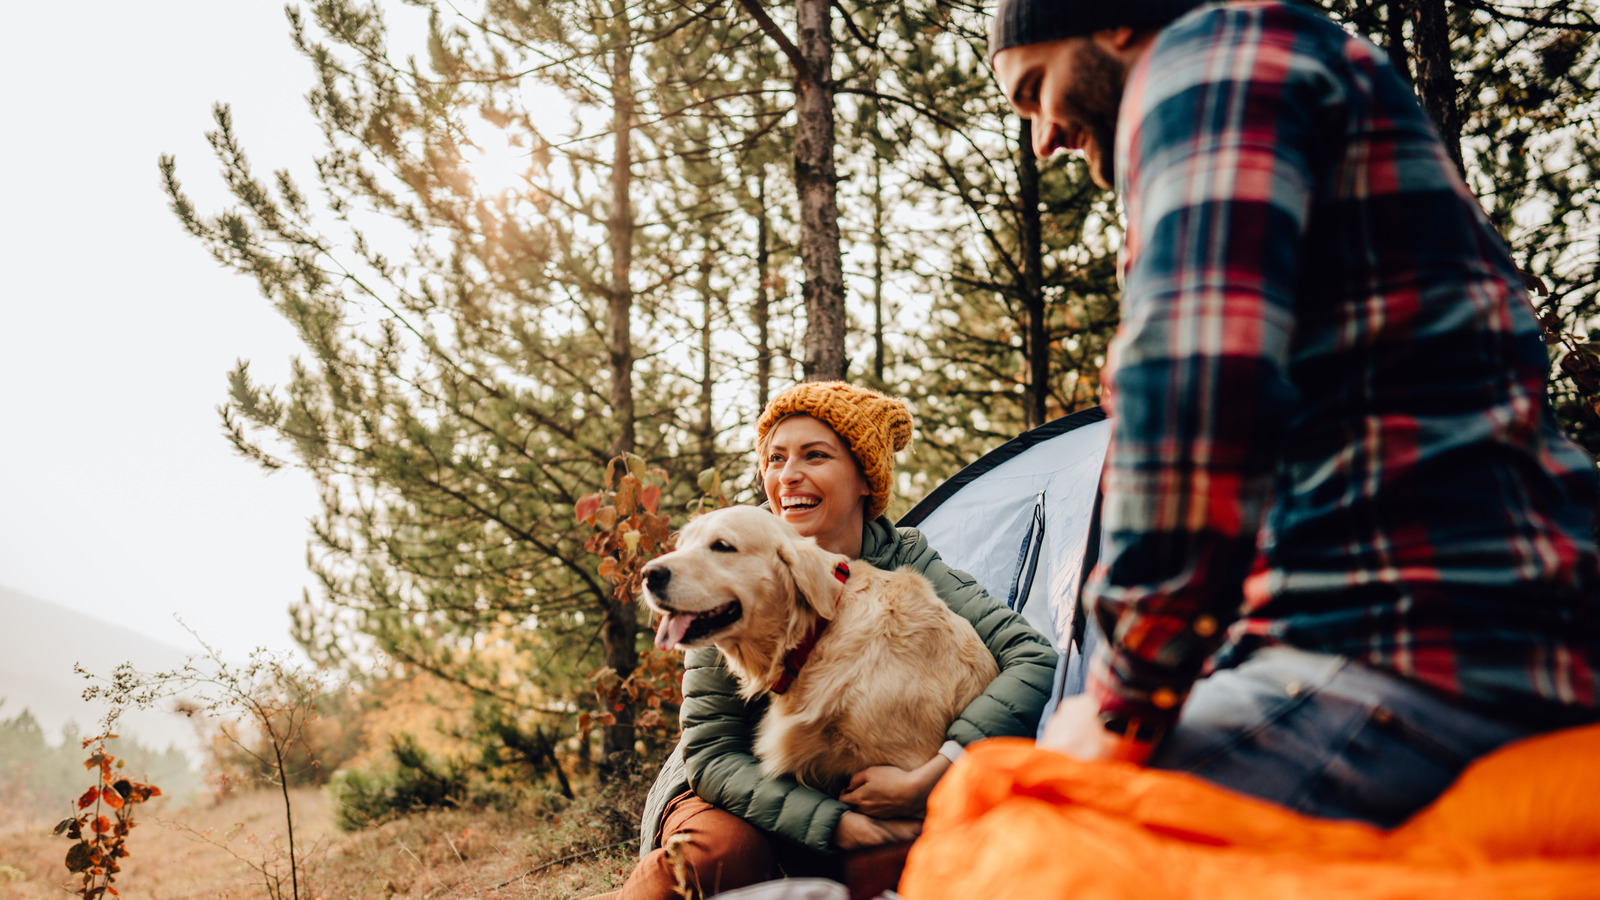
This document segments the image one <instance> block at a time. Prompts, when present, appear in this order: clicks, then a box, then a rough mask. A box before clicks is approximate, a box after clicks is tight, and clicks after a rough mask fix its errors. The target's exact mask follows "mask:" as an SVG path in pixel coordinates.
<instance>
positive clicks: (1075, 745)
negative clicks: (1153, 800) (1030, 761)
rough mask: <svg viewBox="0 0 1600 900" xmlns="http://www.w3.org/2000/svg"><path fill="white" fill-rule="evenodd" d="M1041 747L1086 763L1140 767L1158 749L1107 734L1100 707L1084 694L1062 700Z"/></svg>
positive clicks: (1040, 740)
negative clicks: (1108, 761) (1106, 761)
mask: <svg viewBox="0 0 1600 900" xmlns="http://www.w3.org/2000/svg"><path fill="white" fill-rule="evenodd" d="M1039 746H1040V747H1044V748H1045V749H1047V750H1054V751H1056V752H1057V753H1064V754H1066V755H1067V756H1070V757H1072V758H1073V759H1081V760H1083V761H1085V762H1095V761H1098V760H1102V759H1115V760H1121V761H1123V762H1131V763H1139V764H1140V765H1143V764H1144V761H1145V760H1147V759H1149V758H1150V754H1151V753H1152V752H1153V751H1154V750H1155V748H1156V745H1155V744H1145V743H1140V742H1139V741H1135V740H1133V739H1132V738H1126V737H1118V736H1117V735H1114V734H1112V733H1111V732H1109V731H1106V729H1105V726H1104V725H1102V724H1101V722H1100V705H1099V704H1098V703H1095V702H1094V700H1092V699H1090V698H1089V697H1087V696H1085V695H1083V694H1079V695H1077V696H1075V697H1068V698H1066V699H1065V700H1062V701H1061V705H1060V706H1057V707H1056V714H1055V715H1054V716H1051V717H1050V724H1048V725H1046V726H1045V729H1044V737H1041V738H1040V739H1039Z"/></svg>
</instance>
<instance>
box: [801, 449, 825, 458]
mask: <svg viewBox="0 0 1600 900" xmlns="http://www.w3.org/2000/svg"><path fill="white" fill-rule="evenodd" d="M827 458H828V454H826V453H824V452H822V451H821V450H813V451H811V452H810V453H807V454H806V459H827Z"/></svg>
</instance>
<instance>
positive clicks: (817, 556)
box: [778, 538, 850, 619]
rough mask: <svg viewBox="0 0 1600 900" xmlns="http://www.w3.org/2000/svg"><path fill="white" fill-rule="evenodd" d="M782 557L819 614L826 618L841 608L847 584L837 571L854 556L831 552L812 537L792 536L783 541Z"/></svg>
mask: <svg viewBox="0 0 1600 900" xmlns="http://www.w3.org/2000/svg"><path fill="white" fill-rule="evenodd" d="M778 558H779V559H781V560H783V562H784V564H785V565H787V566H788V567H789V573H790V574H791V575H793V576H794V583H795V587H797V588H798V589H799V591H800V596H802V597H804V598H805V601H806V602H807V603H809V604H811V608H812V609H814V610H816V611H817V615H819V616H821V617H823V618H824V619H831V618H833V615H834V613H835V612H836V611H837V609H838V605H839V594H840V592H841V591H843V590H844V584H843V583H842V582H840V580H839V577H838V576H837V575H835V574H834V571H835V569H836V568H837V567H838V566H839V565H840V564H843V563H849V562H850V557H848V556H845V555H844V554H842V553H829V552H828V551H826V550H824V549H822V548H821V547H818V546H817V542H816V541H814V540H812V539H811V538H792V539H785V540H783V541H780V542H779V544H778Z"/></svg>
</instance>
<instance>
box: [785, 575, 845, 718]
mask: <svg viewBox="0 0 1600 900" xmlns="http://www.w3.org/2000/svg"><path fill="white" fill-rule="evenodd" d="M833 577H835V578H837V579H839V583H840V584H844V583H845V582H846V581H848V580H849V579H850V566H849V565H848V564H846V563H839V564H838V565H837V566H834V567H833ZM839 599H840V600H843V599H844V591H843V590H841V591H839ZM834 605H835V606H837V605H838V604H837V603H835V604H834ZM827 630H828V620H827V619H818V620H817V622H816V623H815V624H814V625H812V626H811V628H810V630H808V631H807V632H806V636H805V637H803V638H801V639H800V643H799V645H798V646H796V647H795V648H794V649H793V650H790V651H789V654H788V655H787V656H785V657H784V658H783V672H782V673H781V674H780V675H778V680H777V681H775V682H773V684H772V687H771V691H772V692H773V693H774V694H781V693H783V692H784V691H787V690H788V689H789V686H790V685H792V684H794V680H795V679H796V678H798V677H800V669H801V667H803V666H804V665H805V664H806V660H808V659H810V658H811V651H813V650H815V649H817V639H818V638H820V637H822V633H823V632H824V631H827Z"/></svg>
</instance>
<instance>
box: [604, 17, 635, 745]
mask: <svg viewBox="0 0 1600 900" xmlns="http://www.w3.org/2000/svg"><path fill="white" fill-rule="evenodd" d="M612 9H613V12H614V14H615V15H616V17H617V19H616V20H617V21H618V22H619V23H626V22H627V21H628V19H627V11H626V8H625V7H624V6H623V5H622V3H621V2H613V4H612ZM618 38H619V40H618V42H617V48H616V49H615V50H613V51H611V97H612V104H613V105H612V129H613V131H614V134H613V139H614V141H615V145H614V152H613V157H612V160H611V216H610V220H609V221H608V223H607V227H608V229H609V231H610V239H611V286H610V294H611V296H610V317H609V321H608V333H607V335H606V338H607V345H608V346H607V351H608V356H609V362H610V367H611V414H612V423H613V426H614V427H615V428H616V429H617V436H616V439H615V441H614V443H613V444H612V447H611V452H612V453H613V455H617V456H620V455H622V454H624V453H632V452H633V451H634V440H635V435H634V421H633V420H634V406H633V337H632V328H631V325H632V323H631V321H630V319H631V315H632V311H633V289H632V287H631V286H630V285H629V277H628V276H629V271H630V270H631V269H632V267H633V229H634V222H633V204H632V201H631V198H630V190H631V188H632V179H633V171H632V168H633V106H634V97H633V75H632V69H633V49H632V43H631V39H630V36H629V35H628V33H627V31H626V29H625V28H624V29H621V30H620V31H619V34H618ZM605 606H606V612H605V621H604V622H602V623H601V628H600V647H601V650H602V652H603V654H604V656H605V662H606V665H607V666H610V667H611V668H612V669H615V670H616V672H617V674H618V675H620V676H622V677H623V678H626V677H627V676H628V675H629V673H631V672H632V671H633V669H634V666H635V664H636V663H637V662H638V659H639V651H638V650H637V649H635V641H636V638H637V636H638V631H639V620H638V613H637V610H636V606H635V604H634V603H633V602H631V601H628V600H617V599H616V598H615V597H607V598H606V604H605ZM632 750H633V717H632V712H631V711H630V710H628V709H626V708H624V709H623V710H622V711H621V712H619V713H617V722H616V724H614V725H608V726H606V727H605V729H604V732H603V734H602V738H601V753H602V755H603V770H615V766H614V763H616V762H618V760H617V755H618V754H624V755H626V754H628V753H631V752H632Z"/></svg>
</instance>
